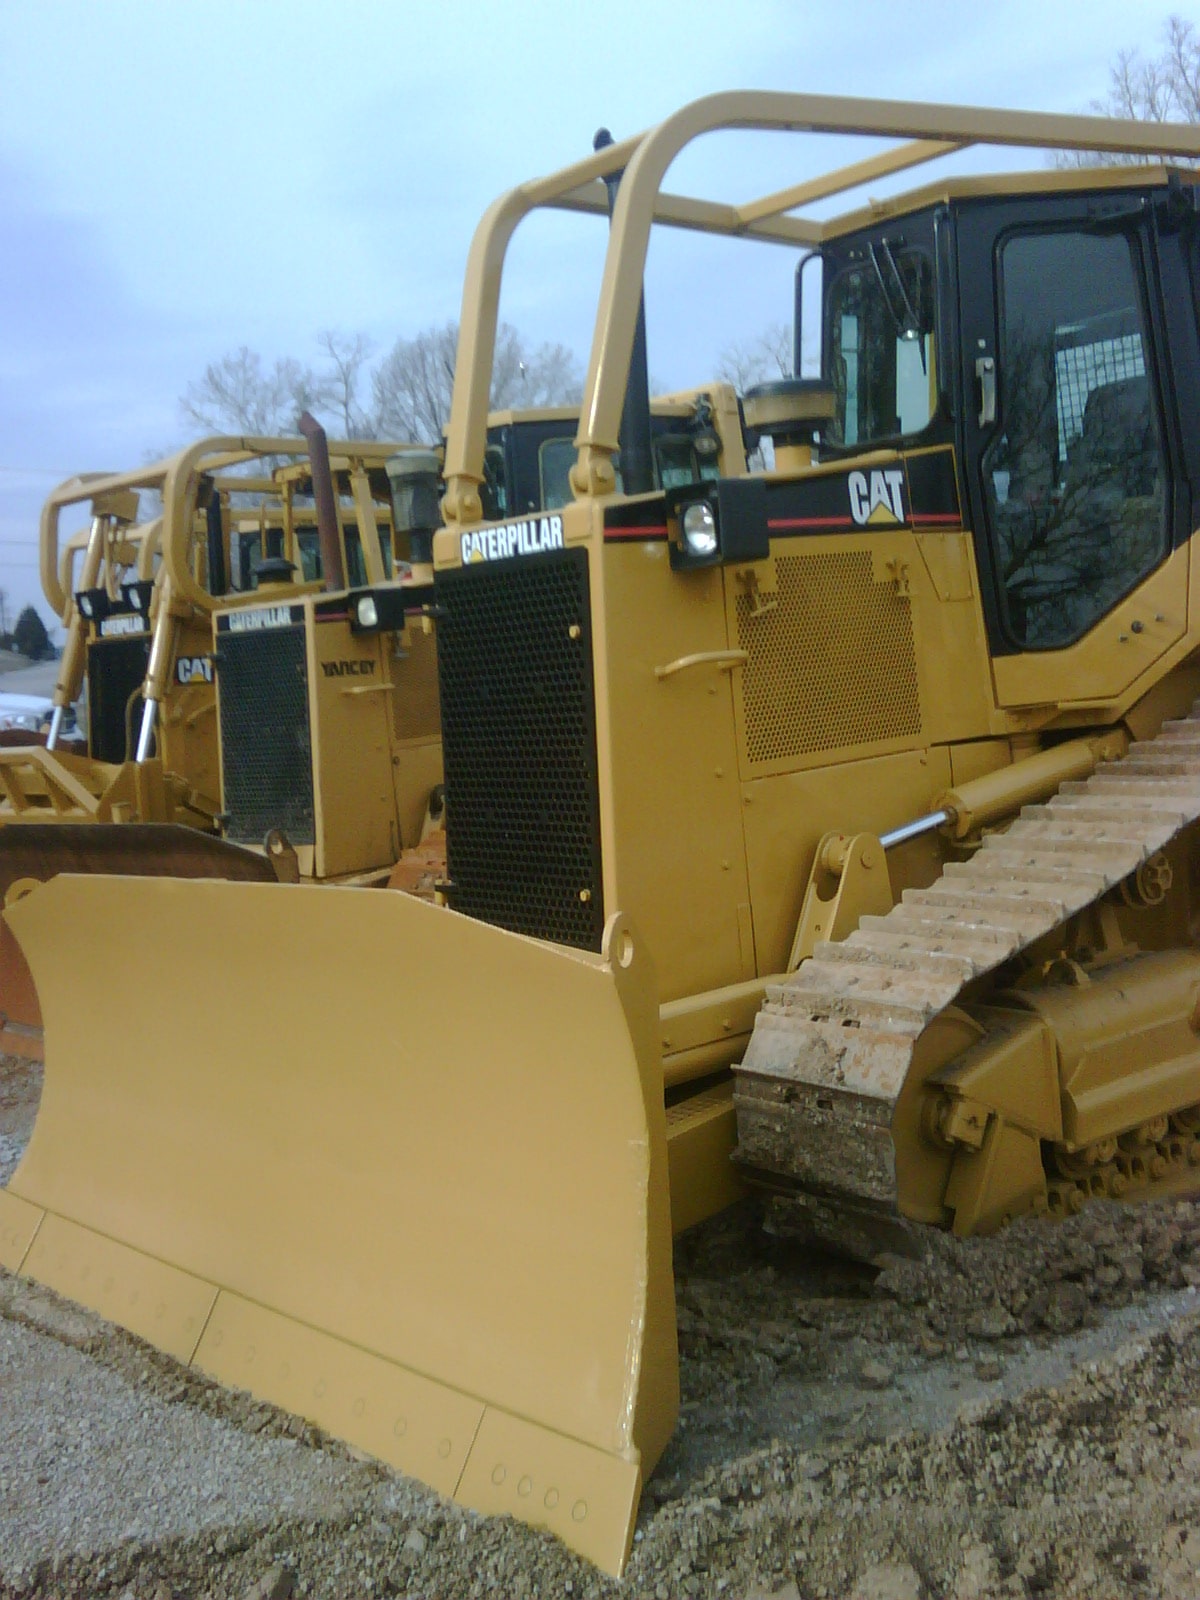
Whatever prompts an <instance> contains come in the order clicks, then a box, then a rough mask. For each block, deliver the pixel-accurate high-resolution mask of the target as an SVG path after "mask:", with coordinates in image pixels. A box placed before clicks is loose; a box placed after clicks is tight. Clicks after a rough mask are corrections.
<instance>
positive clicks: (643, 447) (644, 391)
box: [592, 128, 654, 494]
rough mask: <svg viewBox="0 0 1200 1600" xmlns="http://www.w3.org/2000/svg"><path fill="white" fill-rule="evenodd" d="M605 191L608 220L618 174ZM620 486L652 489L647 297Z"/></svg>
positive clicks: (600, 144) (599, 142) (637, 336)
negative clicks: (606, 193)
mask: <svg viewBox="0 0 1200 1600" xmlns="http://www.w3.org/2000/svg"><path fill="white" fill-rule="evenodd" d="M612 142H613V136H612V134H611V133H609V131H608V129H607V128H601V129H600V130H599V132H598V133H597V134H596V137H595V138H594V139H593V140H592V149H593V150H607V148H608V146H609V145H610V144H612ZM604 187H605V188H606V189H607V190H608V214H609V217H610V218H611V216H612V214H613V211H614V210H615V209H616V204H617V190H618V189H619V188H620V187H621V173H619V172H614V173H611V174H610V175H609V176H608V177H607V178H605V180H604ZM620 446H621V483H622V485H623V488H624V492H625V493H626V494H649V492H650V491H651V490H652V489H653V488H654V443H653V439H652V436H651V432H650V371H649V366H648V363H647V360H646V296H645V293H644V292H643V293H642V294H641V295H640V296H639V298H638V314H637V324H636V326H635V328H634V330H633V349H632V350H631V351H630V353H629V376H628V378H627V379H626V382H625V404H624V406H623V408H622V410H621V433H620Z"/></svg>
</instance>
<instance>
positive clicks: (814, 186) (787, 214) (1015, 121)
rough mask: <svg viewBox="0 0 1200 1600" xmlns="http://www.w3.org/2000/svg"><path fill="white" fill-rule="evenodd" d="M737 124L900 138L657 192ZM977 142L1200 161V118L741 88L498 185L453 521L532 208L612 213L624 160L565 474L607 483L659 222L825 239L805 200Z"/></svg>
mask: <svg viewBox="0 0 1200 1600" xmlns="http://www.w3.org/2000/svg"><path fill="white" fill-rule="evenodd" d="M733 129H755V130H764V131H765V130H775V131H780V132H792V133H844V134H853V135H862V136H867V137H873V138H879V137H885V138H894V139H900V140H903V141H905V143H903V144H901V145H899V146H898V147H896V148H894V149H891V150H887V151H885V152H883V153H882V154H881V155H876V156H872V157H869V158H867V159H866V160H863V161H857V162H854V163H852V164H851V165H849V166H846V167H842V168H840V169H838V170H837V171H835V172H832V173H829V174H828V175H826V176H825V177H822V178H817V179H815V180H810V181H806V182H803V183H799V184H796V185H794V186H792V187H790V188H787V189H783V190H780V191H779V192H777V193H774V194H769V195H766V196H763V197H761V198H759V199H752V200H750V201H747V202H746V203H744V204H742V205H725V204H718V203H715V202H713V201H710V200H702V199H696V198H690V197H688V196H684V195H675V194H665V193H663V192H662V190H661V185H662V181H663V178H664V177H665V175H666V172H667V169H668V168H669V167H670V165H671V163H672V162H673V161H674V160H675V158H676V156H677V155H679V153H680V152H681V151H682V150H683V149H684V148H685V146H687V145H688V144H690V143H691V142H692V141H693V140H694V139H697V138H699V137H700V135H701V134H704V133H712V132H716V131H718V130H733ZM972 145H1006V146H1010V147H1016V148H1027V149H1042V150H1056V149H1069V150H1082V151H1091V152H1096V153H1100V154H1113V155H1118V154H1119V155H1136V156H1144V157H1150V156H1158V157H1165V158H1172V157H1174V158H1179V159H1184V160H1195V159H1197V158H1200V127H1192V126H1185V125H1183V124H1179V123H1140V122H1131V121H1126V120H1122V119H1116V118H1106V117H1076V116H1050V115H1043V114H1041V113H1036V112H1025V111H999V110H991V109H983V110H980V109H973V108H970V107H964V106H944V105H921V104H916V103H909V102H904V101H883V100H860V99H840V98H835V97H833V96H829V95H807V94H778V93H770V92H762V91H739V92H733V93H728V94H716V95H710V96H708V97H707V98H705V99H703V100H697V101H695V102H694V103H693V104H691V105H688V106H685V107H684V108H683V109H682V110H680V111H677V112H676V113H675V114H674V115H673V116H670V117H668V118H667V119H666V121H664V122H662V123H660V124H659V125H658V126H657V127H655V128H651V129H650V130H649V131H648V132H646V133H643V134H640V135H638V136H637V137H635V138H632V139H626V140H624V141H622V142H621V143H619V144H613V145H609V146H608V147H607V149H604V150H601V151H599V152H597V153H596V154H595V155H593V156H590V157H588V158H587V159H586V160H584V161H579V162H576V163H575V164H574V165H572V166H569V167H566V168H564V169H563V170H562V171H561V172H558V173H555V174H552V175H551V176H549V177H546V178H540V179H536V180H534V181H532V182H529V183H525V184H522V185H520V186H519V187H518V188H516V189H513V190H511V191H510V192H509V193H508V194H506V195H503V196H501V198H500V199H499V200H497V201H495V202H494V203H493V204H492V205H491V206H490V207H489V209H488V210H487V211H486V212H485V213H484V216H483V219H482V220H481V222H480V223H479V226H478V228H477V229H476V231H475V237H474V239H473V240H472V242H471V250H470V254H469V256H468V259H467V272H466V279H465V282H464V286H463V307H462V318H461V324H460V333H459V346H458V361H457V365H456V369H455V375H454V396H453V401H452V404H451V410H450V424H449V429H448V437H447V445H446V474H445V475H446V494H445V498H444V500H443V502H442V510H443V514H444V516H445V518H446V521H447V522H448V523H466V522H473V521H479V520H480V519H481V517H482V507H481V504H480V498H479V492H478V489H479V485H480V484H481V483H482V481H483V461H484V449H485V444H486V436H487V402H488V391H489V386H490V383H491V374H492V362H493V358H494V352H495V341H496V325H497V320H498V315H499V303H500V281H501V274H502V271H503V266H504V257H505V254H506V252H507V250H508V244H509V240H510V239H511V238H512V235H513V233H514V231H515V229H516V227H517V225H518V223H520V222H521V220H522V219H523V218H524V217H526V216H527V215H528V214H529V212H531V211H533V210H535V209H536V208H538V207H541V206H545V207H550V208H553V209H559V210H571V211H589V212H597V213H600V212H604V211H606V209H607V203H606V198H605V192H604V185H603V183H602V181H600V180H602V179H603V178H604V177H606V176H610V175H612V174H613V173H616V172H619V171H622V170H624V174H625V176H624V178H623V180H622V182H621V186H620V190H619V192H618V196H617V204H616V208H615V211H614V214H613V219H612V227H611V230H610V233H609V240H608V252H607V256H606V259H605V266H604V278H603V281H602V284H601V289H600V300H599V305H598V308H597V313H596V324H595V331H594V335H593V340H592V350H591V358H590V361H589V364H588V374H587V381H586V383H585V385H584V398H583V407H582V411H581V415H580V424H579V432H578V435H577V436H576V441H575V442H576V445H577V447H578V450H579V457H578V460H577V462H576V464H575V468H574V470H573V472H572V475H571V478H572V485H573V487H574V489H575V492H576V493H577V494H606V493H610V492H611V491H612V489H613V488H614V485H615V475H614V472H613V467H612V455H613V452H614V450H615V449H616V447H617V435H618V431H619V428H620V419H621V408H622V405H623V402H624V395H625V382H626V374H627V371H628V367H629V356H630V350H631V348H632V344H633V330H634V322H635V319H636V316H637V307H638V300H639V295H640V291H641V284H642V278H643V275H644V272H645V264H646V249H647V245H648V242H649V237H650V227H651V224H652V223H654V222H657V223H660V224H662V225H665V226H668V227H682V228H693V229H699V230H701V231H703V232H706V233H716V234H726V235H732V236H737V237H746V238H757V239H764V240H768V241H771V242H774V243H777V244H785V245H791V246H797V245H815V244H819V243H820V242H821V241H822V239H823V238H825V237H826V234H827V225H826V224H824V223H822V222H820V221H815V220H812V219H807V218H804V217H798V216H795V215H793V214H792V213H793V212H794V210H795V208H796V207H797V206H799V205H803V204H806V203H809V202H812V201H814V200H823V199H829V198H831V197H832V196H834V195H838V194H843V193H846V192H847V191H849V190H852V189H856V188H859V187H861V186H862V185H863V184H865V183H868V182H871V181H873V180H875V179H878V178H881V177H885V176H889V175H891V174H894V173H897V172H902V171H905V170H907V169H909V168H911V167H914V166H918V165H920V164H923V163H925V162H928V161H932V160H935V159H937V158H939V157H942V156H946V155H949V154H950V153H951V152H953V151H956V150H961V149H966V148H968V147H970V146H972Z"/></svg>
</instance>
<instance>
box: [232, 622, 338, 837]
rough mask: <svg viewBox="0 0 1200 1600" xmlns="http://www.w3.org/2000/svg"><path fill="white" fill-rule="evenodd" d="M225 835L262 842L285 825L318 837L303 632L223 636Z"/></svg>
mask: <svg viewBox="0 0 1200 1600" xmlns="http://www.w3.org/2000/svg"><path fill="white" fill-rule="evenodd" d="M217 660H218V667H217V670H218V673H219V680H218V681H219V683H220V704H221V770H222V774H223V780H224V806H225V811H226V812H227V814H228V819H229V820H228V822H227V824H226V830H225V831H226V837H227V838H229V839H232V840H234V842H235V843H237V844H261V843H262V841H263V838H264V837H265V835H266V834H267V833H269V832H270V830H271V829H272V828H282V829H283V831H284V832H285V833H286V834H287V836H288V838H289V839H290V840H291V842H292V843H293V844H312V843H313V842H314V840H315V837H316V834H315V823H314V816H313V773H312V741H311V738H310V734H309V725H308V667H307V663H306V659H305V654H304V629H303V627H290V628H266V629H261V630H259V631H257V632H250V633H222V634H221V636H220V649H219V652H218V658H217Z"/></svg>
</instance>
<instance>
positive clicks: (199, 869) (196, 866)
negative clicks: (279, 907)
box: [0, 822, 275, 901]
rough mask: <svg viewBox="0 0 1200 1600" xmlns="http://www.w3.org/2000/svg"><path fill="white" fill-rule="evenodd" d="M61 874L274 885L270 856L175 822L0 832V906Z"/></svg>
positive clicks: (57, 825) (54, 825) (44, 825)
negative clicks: (16, 892)
mask: <svg viewBox="0 0 1200 1600" xmlns="http://www.w3.org/2000/svg"><path fill="white" fill-rule="evenodd" d="M60 872H98V873H121V874H128V875H129V876H134V877H155V878H234V879H239V880H246V881H249V882H260V883H273V882H274V881H275V871H274V868H273V867H272V866H271V864H270V862H269V861H268V860H267V859H266V857H265V856H262V855H259V854H258V852H257V851H254V850H247V849H245V848H243V846H241V845H237V844H230V843H229V842H228V841H227V840H225V839H218V838H217V837H216V836H215V835H214V834H209V833H200V832H199V831H198V830H197V829H195V828H188V827H184V825H183V824H182V823H176V822H138V823H132V824H131V823H117V822H109V823H103V822H102V823H96V822H28V823H22V824H20V826H16V827H6V828H0V901H3V900H5V899H6V898H7V896H8V892H9V890H10V889H11V888H12V886H13V884H14V883H17V882H19V881H20V880H21V879H36V880H37V881H39V882H45V880H46V879H47V878H53V877H55V876H56V875H57V874H58V873H60Z"/></svg>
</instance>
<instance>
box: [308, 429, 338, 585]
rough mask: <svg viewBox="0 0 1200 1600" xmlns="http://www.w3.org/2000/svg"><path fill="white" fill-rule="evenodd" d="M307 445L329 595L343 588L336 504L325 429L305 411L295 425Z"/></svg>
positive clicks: (318, 539)
mask: <svg viewBox="0 0 1200 1600" xmlns="http://www.w3.org/2000/svg"><path fill="white" fill-rule="evenodd" d="M297 426H298V427H299V429H300V432H301V433H302V434H303V435H304V438H305V440H306V441H307V444H308V459H309V461H310V463H311V464H312V480H313V499H314V500H315V501H316V503H317V542H318V544H319V546H320V550H321V573H322V575H323V577H324V579H325V587H326V589H327V590H329V591H330V592H334V591H337V590H341V589H344V588H345V587H346V566H345V562H344V561H343V559H342V539H341V533H340V530H339V527H338V514H337V504H336V502H335V501H334V498H333V473H332V472H331V471H330V468H329V441H328V440H327V439H326V437H325V429H324V428H323V427H322V426H321V424H320V423H319V422H318V421H317V419H316V417H314V416H313V414H312V412H311V411H305V412H303V413H302V415H301V417H300V421H299V423H298V424H297Z"/></svg>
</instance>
